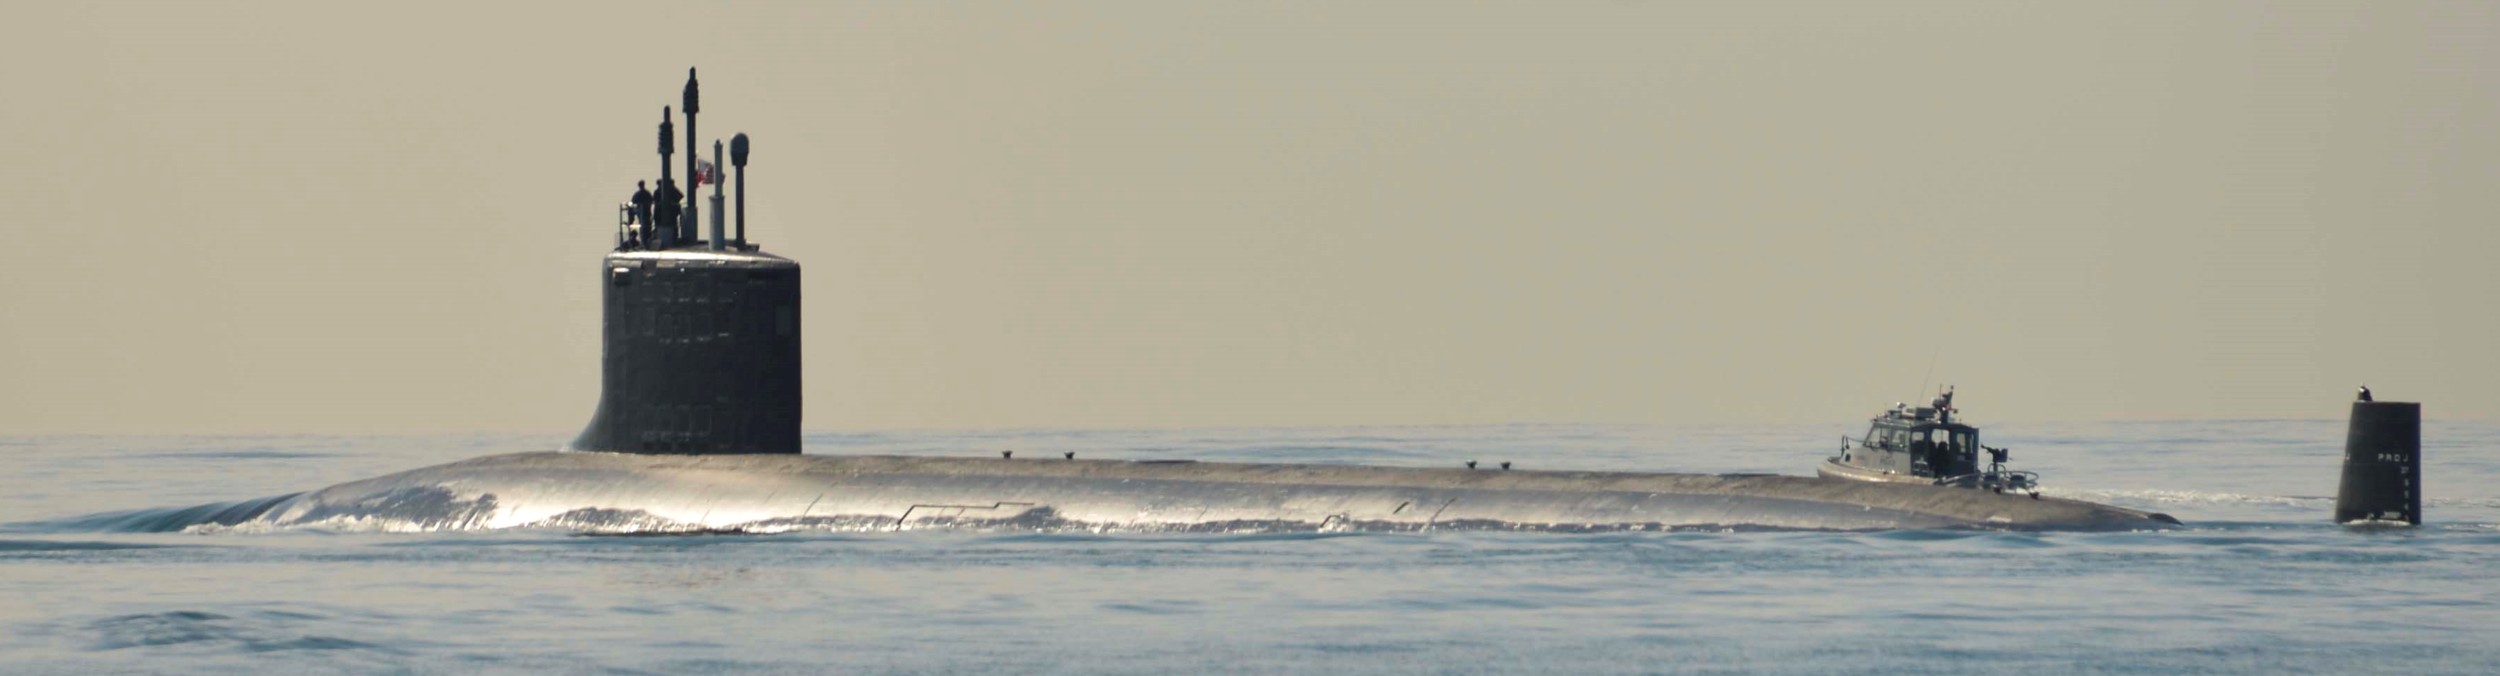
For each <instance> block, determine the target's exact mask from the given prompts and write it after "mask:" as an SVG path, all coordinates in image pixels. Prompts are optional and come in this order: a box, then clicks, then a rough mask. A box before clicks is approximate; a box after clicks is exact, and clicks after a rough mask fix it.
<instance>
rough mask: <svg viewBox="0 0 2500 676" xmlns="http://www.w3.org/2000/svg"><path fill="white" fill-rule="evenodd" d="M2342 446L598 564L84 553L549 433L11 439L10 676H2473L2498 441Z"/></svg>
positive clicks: (846, 440)
mask: <svg viewBox="0 0 2500 676" xmlns="http://www.w3.org/2000/svg"><path fill="white" fill-rule="evenodd" d="M1848 428H1849V426H1848V425H1830V426H1745V427H1724V426H1722V427H1643V426H1551V425H1535V426H1478V427H1379V428H1370V427H1366V428H1296V429H1236V430H1115V431H1062V430H1040V431H984V432H897V433H874V434H863V433H823V434H815V435H811V436H810V437H809V438H808V452H809V453H822V454H839V453H900V454H933V455H950V454H961V455H989V454H994V453H995V452H996V451H998V450H1001V449H1010V448H1012V449H1016V450H1018V451H1024V452H1032V453H1037V454H1039V453H1052V454H1055V453H1057V452H1058V451H1061V450H1074V451H1077V452H1079V453H1080V454H1081V456H1082V457H1089V458H1195V459H1203V460H1240V461H1271V462H1278V461H1281V462H1310V463H1362V464H1382V465H1410V466H1453V465H1456V464H1458V463H1460V462H1463V461H1465V460H1471V459H1473V460H1482V461H1486V462H1496V461H1502V460H1510V461H1514V462H1517V463H1519V465H1520V466H1521V467H1523V468H1550V469H1612V470H1658V471H1693V472H1739V471H1742V472H1783V473H1794V474H1805V473H1809V472H1810V467H1811V465H1812V463H1813V461H1814V460H1815V459H1817V458H1818V457H1819V455H1821V454H1823V453H1824V452H1826V451H1829V450H1832V449H1835V448H1837V447H1838V445H1839V437H1840V435H1841V434H1843V433H1846V432H1853V431H1857V430H1853V429H1848ZM2343 431H2344V430H2343V423H2342V421H2337V420H2323V421H2194V422H2156V423H2094V424H2070V425H1999V426H1994V427H1990V428H1988V430H1987V432H1986V437H1987V440H1988V441H1989V442H1990V443H1991V444H1992V445H1998V444H2002V445H2010V446H2012V447H2013V448H2014V451H2015V464H2016V465H2017V466H2019V467H2022V468H2026V469H2032V470H2036V471H2039V472H2041V473H2042V474H2043V475H2045V479H2046V483H2047V484H2048V492H2049V493H2052V494H2058V495H2066V496H2072V497H2080V498H2084V499H2091V500H2097V501H2103V502H2108V503H2113V504H2117V505H2121V506H2127V507H2136V508H2144V509H2153V510H2158V511H2164V512H2169V513H2171V514H2174V515H2177V516H2178V517H2180V518H2181V519H2184V520H2186V521H2187V522H2188V523H2189V524H2190V525H2191V528H2189V529H2186V530H2182V531H2172V532H2158V533H2098V534H2079V533H2077V534H2061V533H2051V534H2022V533H1992V532H1952V531H1903V532H1882V533H1821V532H1744V533H1652V534H1602V535H1567V534H1547V533H1485V532H1446V533H1426V534H1273V535H1169V534H1163V535H1145V534H1138V535H1087V534H1043V533H1020V532H948V531H911V532H902V533H877V534H858V533H784V534H777V535H755V536H672V537H589V536H582V535H579V534H573V533H565V532H547V531H530V532H440V533H426V534H385V533H367V532H322V531H290V532H278V533H249V534H247V533H235V532H224V533H198V532H194V533H127V532H100V531H99V530H98V528H99V527H97V526H92V525H88V526H82V525H80V524H93V523H100V522H104V521H109V520H100V519H93V518H87V519H82V518H79V517H90V516H93V515H96V514H101V513H107V512H121V511H127V510H170V509H173V508H180V507H188V506H192V505H198V504H203V503H212V502H226V501H234V500H242V499H247V498H256V497H263V496H270V495H278V494H283V493H290V492H295V491H301V490H308V489H313V488H319V487H322V486H326V485H329V484H333V483H338V482H342V481H348V480H353V479H360V478H365V477H370V476H374V475H379V474H384V473H388V472H393V471H398V470H402V469H409V468H413V467H417V466H422V465H429V464H434V463H440V462H447V461H451V460H458V459H462V458H467V457H472V456H477V455H483V454H488V453H500V452H509V451H526V450H545V449H549V448H553V447H555V446H557V445H558V444H560V443H561V442H562V441H563V440H564V436H563V435H545V436H441V437H314V436H290V437H38V438H23V437H19V438H6V437H0V453H5V454H6V455H7V457H8V458H10V460H11V462H9V463H6V464H5V469H0V485H5V486H6V488H5V490H0V524H6V525H5V526H0V672H7V673H72V672H74V673H97V672H252V673H265V672H286V673H294V672H316V673H317V672H375V671H382V672H473V671H509V672H519V671H530V672H556V673H604V672H627V673H640V672H776V673H778V672H795V673H827V672H837V673H847V672H867V673H984V674H987V673H1028V672H1085V673H1095V672H1105V673H1190V672H1315V671H1328V672H1398V673H1409V672H1430V673H1473V672H1695V673H1706V672H1742V673H1800V674H1830V673H1902V674H1927V673H1991V674H2004V673H2142V674H2173V673H2269V674H2270V673H2355V672H2360V673H2408V674H2412V673H2451V674H2488V673H2495V672H2500V587H2496V586H2495V584H2494V583H2495V581H2500V453H2495V452H2494V451H2496V450H2500V425H2493V424H2469V423H2442V422H2436V421H2434V422H2431V423H2429V424H2427V425H2426V427H2425V430H2424V436H2425V455H2426V458H2427V460H2426V462H2425V468H2426V476H2425V480H2424V489H2425V493H2426V494H2427V495H2428V496H2429V499H2428V501H2427V502H2428V506H2427V507H2426V509H2427V512H2428V518H2429V519H2430V521H2431V522H2430V523H2429V524H2428V525H2426V526H2424V527H2422V528H2418V529H2398V530H2350V529H2346V528H2342V527H2338V526H2334V525H2331V524H2329V523H2327V522H2326V520H2327V515H2328V512H2329V511H2330V509H2331V506H2332V502H2333V500H2332V495H2333V493H2334V490H2335V483H2336V479H2337V472H2338V468H2339V462H2340V459H2339V458H2340V452H2341V449H2340V445H2341V443H2342V438H2343Z"/></svg>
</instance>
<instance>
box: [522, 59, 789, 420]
mask: <svg viewBox="0 0 2500 676" xmlns="http://www.w3.org/2000/svg"><path fill="white" fill-rule="evenodd" d="M683 103H684V104H685V106H684V108H683V110H684V111H685V113H686V181H687V185H686V187H685V190H683V191H682V192H681V191H679V190H678V187H677V183H676V181H675V180H674V179H675V177H673V176H671V175H670V174H669V169H670V164H671V162H669V159H670V157H669V156H670V154H671V153H672V152H673V151H674V149H675V148H674V146H675V145H676V143H675V138H674V137H675V128H674V126H673V125H672V124H671V123H670V120H669V114H670V111H669V109H667V108H662V109H661V119H660V132H659V141H660V143H659V151H660V181H659V192H660V194H659V195H658V196H657V198H656V199H655V200H653V202H652V203H651V205H650V206H651V207H652V211H653V212H654V213H653V214H650V215H649V216H648V217H646V216H644V215H643V214H641V213H639V209H638V208H635V207H630V206H629V207H627V208H625V209H622V210H621V211H622V212H624V213H625V214H626V218H627V219H629V220H632V221H634V222H635V223H634V224H635V225H636V226H637V227H636V228H635V229H634V233H635V234H636V235H637V236H635V237H621V238H620V239H622V240H623V241H622V242H620V243H619V244H618V246H617V248H616V250H615V251H612V252H610V253H608V255H607V256H606V258H605V259H603V260H602V261H601V263H602V265H601V266H600V271H601V285H600V288H601V296H602V303H601V305H602V308H601V319H600V333H601V336H602V342H601V357H600V387H599V406H598V408H597V409H596V410H595V411H594V412H593V413H592V414H591V418H590V424H589V425H588V426H587V427H585V428H584V429H583V430H582V433H581V436H579V437H577V438H575V439H574V440H573V443H571V444H567V445H566V449H567V450H574V451H609V452H619V453H654V454H688V455H707V454H729V453H797V452H799V408H800V406H799V404H800V389H799V264H798V262H797V261H792V260H790V259H787V258H782V257H780V256H775V255H772V254H769V253H765V252H764V251H763V250H762V249H760V248H759V247H757V246H756V245H754V244H751V243H748V242H747V239H746V163H747V162H746V161H747V154H748V150H749V146H750V143H749V141H748V140H747V136H746V135H745V134H739V135H737V137H736V138H735V139H733V140H732V142H731V146H732V147H731V149H730V150H731V152H732V155H733V158H734V159H733V162H735V164H736V166H737V167H738V172H737V181H738V188H737V192H738V226H737V228H738V229H737V232H738V235H737V238H736V239H734V240H732V239H728V238H726V237H724V233H723V232H722V231H723V229H724V228H723V224H722V222H721V218H720V217H721V206H722V201H723V200H724V196H723V195H722V193H721V190H722V187H721V186H720V185H719V183H720V182H719V181H718V180H714V181H713V188H712V195H711V199H712V209H713V220H712V223H711V226H712V227H711V233H710V234H711V237H710V239H709V240H708V241H705V240H702V239H700V238H699V237H698V233H697V231H696V229H695V227H694V226H695V223H696V222H697V221H696V220H695V219H696V216H695V214H696V211H695V204H696V200H698V199H701V197H700V196H699V195H698V193H697V190H696V188H697V187H698V185H699V184H700V181H701V177H702V176H703V175H702V174H699V173H697V172H698V171H699V170H700V169H699V168H698V167H697V166H696V164H695V151H696V139H695V123H694V120H695V113H696V111H697V110H698V104H697V96H696V85H695V79H694V71H693V69H688V70H687V71H686V89H685V100H684V101H683ZM712 147H713V151H712V152H713V154H714V157H715V159H714V162H713V166H714V167H718V166H719V161H718V159H717V158H718V156H719V153H720V152H721V149H722V148H721V145H720V144H719V143H718V142H717V141H716V142H714V144H713V146H712ZM715 171H717V169H715ZM681 199H682V200H683V202H682V204H681V203H680V202H679V200H681Z"/></svg>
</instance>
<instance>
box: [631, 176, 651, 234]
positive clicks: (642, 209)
mask: <svg viewBox="0 0 2500 676" xmlns="http://www.w3.org/2000/svg"><path fill="white" fill-rule="evenodd" d="M650 224H651V189H649V188H645V187H643V186H642V182H641V181H635V182H634V225H635V226H645V225H650Z"/></svg>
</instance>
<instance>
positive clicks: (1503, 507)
mask: <svg viewBox="0 0 2500 676" xmlns="http://www.w3.org/2000/svg"><path fill="white" fill-rule="evenodd" d="M2176 523H2177V521H2176V520H2174V519H2171V518H2170V517H2168V516H2165V515H2159V514H2151V513H2146V512H2139V511H2135V510H2128V509H2122V508H2117V507H2110V506H2106V505H2098V504H2093V503H2087V502H2077V501H2072V500H2060V499H2056V498H2037V499H2035V498H2030V497H2021V496H2008V495H1999V494H1996V493H1992V492H1988V491H1974V490H1967V489H1957V488H1944V487H1935V486H1917V485H1905V484H1889V483H1873V482H1862V481H1843V480H1835V479H1822V478H1810V477H1796V476H1776V475H1699V474H1646V473H1620V472H1532V471H1502V470H1469V469H1456V468H1452V469H1421V468H1397V467H1360V466H1325V465H1260V464H1234V463H1199V462H1152V461H1147V462H1132V461H1116V460H1062V459H1018V460H1010V459H998V458H933V457H894V456H803V455H765V454H758V455H713V456H684V455H646V454H625V453H587V452H547V453H518V454H510V455H496V456H488V457H482V458H476V459H471V460H464V461H460V462H455V463H450V464H446V465H437V466H434V467H426V468H421V469H416V470H410V471H407V472H401V473H398V474H392V475H388V476H382V477H377V478H373V479H368V480H364V481H356V482H351V483H345V484H340V485H337V486H332V487H329V488H325V489H322V490H318V491H313V492H310V493H305V494H302V495H298V496H295V497H292V498H289V499H286V500H283V501H279V502H277V503H275V504H272V505H270V506H269V507H268V509H266V510H265V511H262V512H260V513H258V514H254V515H251V516H249V517H246V518H244V519H240V520H238V521H237V522H236V523H235V524H233V525H237V526H244V527H253V526H258V527H317V528H320V527H328V528H348V529H381V530H467V529H494V528H515V527H536V528H563V529H571V530H579V531H585V532H685V531H743V532H776V531H784V530H818V529H824V530H847V531H887V530H912V529H924V528H990V529H1031V530H1091V531H1146V532H1157V531H1182V532H1209V531H1212V532H1242V531H1254V532H1263V531H1311V530H1377V531H1423V530H1456V529H1474V530H1531V531H1619V530H1678V529H1731V528H1732V529H1804V530H1879V529H1900V528H1980V529H2003V530H2137V529H2157V528H2165V527H2168V526H2171V525H2173V524H2176Z"/></svg>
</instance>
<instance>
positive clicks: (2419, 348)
mask: <svg viewBox="0 0 2500 676" xmlns="http://www.w3.org/2000/svg"><path fill="white" fill-rule="evenodd" d="M11 5H12V6H11V7H10V8H9V9H8V10H7V12H6V14H7V15H8V20H7V21H6V23H5V25H0V88H4V89H0V91H5V92H6V93H7V96H6V99H5V101H6V102H5V103H0V129H5V131H0V135H4V136H0V148H5V150H6V152H8V153H10V155H11V161H8V162H6V163H0V186H5V188H0V191H4V192H0V194H5V195H7V196H8V199H7V200H5V204H7V205H8V207H9V208H11V209H13V210H14V211H15V212H16V214H15V215H14V216H11V217H9V218H7V219H6V222H7V223H9V224H10V225H11V226H12V227H10V228H9V230H8V237H6V238H5V239H0V365H4V366H5V368H4V369H0V433H51V432H403V431H453V430H536V431H547V432H569V431H572V430H575V429H578V428H579V427H580V425H581V424H582V423H584V422H585V421H586V420H587V418H588V416H589V414H590V412H591V408H592V405H593V404H594V403H596V399H597V394H598V392H597V388H598V381H597V379H598V350H599V345H598V335H599V315H598V307H597V304H596V302H597V299H598V293H599V286H598V284H599V280H600V277H599V264H598V259H599V256H600V255H602V254H603V253H605V251H606V250H607V248H608V247H609V244H610V236H611V235H610V233H611V232H612V227H613V224H614V211H613V209H614V205H615V204H616V203H617V202H619V201H621V200H622V199H624V198H625V197H626V195H627V193H629V192H630V191H631V189H632V186H633V182H634V180H636V179H649V178H656V176H655V175H654V174H655V173H656V171H657V169H656V167H657V163H658V157H657V156H656V155H654V154H653V153H652V150H653V134H654V125H655V124H657V122H658V121H659V116H660V107H661V106H663V105H671V104H673V103H675V101H676V98H677V95H678V89H679V86H680V85H681V84H682V82H683V81H684V78H685V69H686V67H687V66H690V65H692V66H699V67H701V68H702V73H703V76H704V77H703V91H704V114H703V117H702V122H701V132H702V133H703V135H704V136H705V137H706V143H705V145H707V146H708V145H709V139H710V138H712V137H718V138H726V137H727V136H728V135H730V134H732V133H735V132H740V131H744V132H746V133H748V134H750V135H751V136H753V137H754V139H755V148H756V150H755V156H754V157H755V159H754V161H753V164H752V165H751V167H750V169H749V171H750V173H751V181H752V183H753V185H751V186H750V187H749V188H750V190H749V192H750V193H751V194H750V195H749V209H750V211H751V214H750V229H751V231H752V236H753V238H754V239H756V240H758V241H760V242H762V243H764V244H765V246H766V247H767V249H768V250H770V251H772V252H775V253H778V254H781V255H784V256H788V257H791V258H794V259H797V260H799V261H801V262H802V263H804V264H805V266H806V279H807V288H806V294H807V295H806V299H807V305H806V308H805V310H806V324H805V331H806V338H807V355H806V369H807V372H806V383H807V389H806V391H807V420H806V424H807V427H809V428H810V429H858V428H910V427H1021V426H1054V427H1056V426H1172V425H1279V424H1349V423H1380V424H1407V423H1475V422H1678V423H1689V422H1711V421H1728V422H1762V421H1789V422H1805V423H1821V422H1828V423H1831V424H1832V425H1833V426H1834V429H1835V430H1839V431H1847V430H1849V429H1851V425H1854V424H1857V421H1860V420H1863V419H1864V417H1865V416H1867V415H1870V414H1872V413H1874V412H1875V411H1877V410H1878V409H1880V408H1882V407H1884V406H1887V405H1889V404H1891V403H1892V402H1894V401H1897V400H1904V399H1909V398H1911V397H1912V396H1914V390H1916V389H1917V386H1918V385H1919V383H1920V381H1921V380H1922V378H1923V377H1924V374H1925V373H1926V372H1927V370H1928V369H1929V367H1930V365H1931V363H1932V365H1933V368H1934V375H1933V377H1932V378H1930V379H1929V380H1932V381H1933V382H1940V383H1941V382H1949V383H1954V384H1957V385H1959V386H1960V387H1961V390H1962V393H1963V396H1962V398H1961V404H1962V406H1963V408H1964V409H1965V411H1966V412H1967V413H1968V414H1969V415H1970V416H1971V417H1973V418H1975V419H1978V420H1980V421H1982V422H1986V421H1991V420H2051V419H2054V420H2092V419H2112V418H2120V419H2124V418H2200V417H2336V416H2340V415H2342V414H2343V406H2344V403H2343V402H2345V401H2346V400H2347V399H2348V397H2349V393H2350V390H2351V388H2352V387H2353V386H2354V385H2355V384H2359V383H2362V382H2367V383H2369V384H2370V385H2372V386H2373V387H2374V388H2375V389H2377V390H2378V391H2379V392H2380V393H2381V395H2382V397H2383V398H2390V399H2411V400H2420V401H2424V402H2425V406H2426V413H2427V415H2430V416H2432V417H2440V418H2468V419H2485V420H2488V419H2495V418H2500V357H2496V356H2495V345H2500V311H2495V305H2496V304H2495V302H2494V301H2495V296H2496V295H2500V294H2496V293H2495V292H2500V271H2496V270H2500V235H2496V234H2495V233H2494V230H2495V226H2500V218H2496V217H2500V196H2495V195H2494V193H2495V191H2500V3H2492V2H2460V3H2413V2H2373V3H2349V2H2326V3H2224V2H2185V3H2183V2H2139V3H2112V2H2070V3H2051V4H2026V3H2013V2H1995V1H1989V2H1973V3H1945V4H1928V3H1915V4H1914V3H1902V2H1829V3H1762V2H1739V3H1724V4H1708V3H1697V2H1650V3H1643V2H1602V3H1558V2H1517V3H1500V4H1466V3H1450V2H1376V3H1344V2H1316V3H1307V4H1291V3H1222V4H1218V3H1172V2H1135V3H1104V2H1074V3H874V4H854V3H825V2H810V3H789V4H765V3H739V4H725V5H718V6H712V5H697V6H693V7H691V8H689V7H684V6H681V5H680V4H679V3H664V4H643V5H628V4H619V3H595V4H580V5H572V6H552V5H542V4H540V3H487V4H476V5H458V4H451V3H438V2H425V3H380V4H376V3H331V2H314V3H302V4H247V5H229V6H210V5H194V4H190V3H175V2H156V3H120V4H109V5H108V4H103V3H66V2H45V3H30V2H19V3H11ZM683 132H684V129H683V128H682V126H681V127H680V129H679V133H681V134H682V133H683ZM1835 433H1838V432H1837V431H1836V432H1835Z"/></svg>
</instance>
